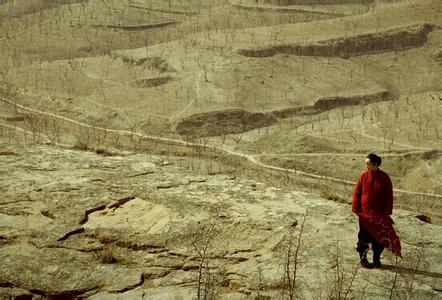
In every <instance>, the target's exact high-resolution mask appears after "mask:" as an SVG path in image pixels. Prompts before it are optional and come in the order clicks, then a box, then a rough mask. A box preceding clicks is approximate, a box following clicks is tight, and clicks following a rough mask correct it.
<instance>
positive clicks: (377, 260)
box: [373, 252, 382, 269]
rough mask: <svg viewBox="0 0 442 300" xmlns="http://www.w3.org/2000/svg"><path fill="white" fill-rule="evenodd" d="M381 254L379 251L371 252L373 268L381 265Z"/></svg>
mask: <svg viewBox="0 0 442 300" xmlns="http://www.w3.org/2000/svg"><path fill="white" fill-rule="evenodd" d="M381 265H382V264H381V254H380V253H377V252H375V253H373V268H378V269H379V268H380V267H381Z"/></svg>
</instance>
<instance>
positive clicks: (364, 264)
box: [360, 257, 372, 269]
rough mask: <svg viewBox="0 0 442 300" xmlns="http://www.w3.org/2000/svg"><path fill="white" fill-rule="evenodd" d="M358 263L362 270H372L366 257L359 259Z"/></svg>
mask: <svg viewBox="0 0 442 300" xmlns="http://www.w3.org/2000/svg"><path fill="white" fill-rule="evenodd" d="M360 263H361V266H362V267H363V268H365V269H371V268H372V265H371V264H370V263H369V262H368V260H367V258H366V257H364V258H361V260H360Z"/></svg>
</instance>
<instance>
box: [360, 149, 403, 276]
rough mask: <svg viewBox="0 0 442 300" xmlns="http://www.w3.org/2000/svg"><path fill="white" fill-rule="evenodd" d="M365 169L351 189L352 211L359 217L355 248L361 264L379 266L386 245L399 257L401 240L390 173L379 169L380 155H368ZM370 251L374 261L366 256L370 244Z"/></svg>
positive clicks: (368, 266)
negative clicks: (393, 214)
mask: <svg viewBox="0 0 442 300" xmlns="http://www.w3.org/2000/svg"><path fill="white" fill-rule="evenodd" d="M365 163H366V167H367V171H365V172H363V173H362V174H361V175H360V176H359V178H358V181H357V182H356V185H355V187H354V191H353V199H352V212H353V213H355V214H357V215H358V217H359V233H358V242H357V246H356V251H357V252H358V253H359V259H360V263H361V265H362V266H363V267H364V268H380V267H381V254H382V252H383V250H384V249H385V248H388V249H389V250H391V251H392V252H393V253H394V254H395V255H397V256H399V257H402V255H401V246H400V240H399V237H398V236H397V234H396V232H395V230H394V228H393V224H394V222H393V220H392V219H391V214H392V211H393V185H392V182H391V179H390V176H389V175H388V174H387V173H386V172H384V171H382V170H380V169H379V166H380V165H381V163H382V159H381V157H379V156H378V155H376V154H374V153H370V154H369V155H367V157H366V160H365ZM370 244H371V249H372V251H373V264H370V263H369V261H368V259H367V253H368V250H369V246H370Z"/></svg>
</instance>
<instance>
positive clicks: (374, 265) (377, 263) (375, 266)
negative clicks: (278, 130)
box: [373, 260, 382, 269]
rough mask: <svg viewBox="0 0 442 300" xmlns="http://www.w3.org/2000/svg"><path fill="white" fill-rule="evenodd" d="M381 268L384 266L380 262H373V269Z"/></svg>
mask: <svg viewBox="0 0 442 300" xmlns="http://www.w3.org/2000/svg"><path fill="white" fill-rule="evenodd" d="M381 266H382V264H381V261H380V260H374V261H373V268H376V269H380V268H381Z"/></svg>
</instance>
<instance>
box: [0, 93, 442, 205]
mask: <svg viewBox="0 0 442 300" xmlns="http://www.w3.org/2000/svg"><path fill="white" fill-rule="evenodd" d="M0 100H1V101H3V102H4V103H7V104H10V105H14V106H15V107H16V108H18V109H22V110H25V111H29V112H32V113H35V114H39V115H44V116H48V117H52V118H56V119H59V120H63V121H66V122H69V123H71V124H75V125H78V126H81V127H85V128H91V129H95V130H99V131H104V132H106V133H113V134H117V135H123V136H138V137H140V138H143V139H149V140H153V141H159V142H165V143H168V144H175V145H181V146H183V145H184V146H186V147H200V148H201V147H203V148H206V149H212V150H216V151H221V152H224V153H226V154H229V155H232V156H236V157H242V158H245V159H247V160H248V161H249V162H251V163H253V164H255V165H257V166H259V167H262V168H266V169H270V170H276V171H282V172H286V173H287V172H288V173H292V174H296V175H304V176H307V177H311V178H316V179H324V180H329V181H334V182H339V183H343V184H347V185H354V184H355V182H353V181H350V180H344V179H339V178H334V177H329V176H322V175H317V174H313V173H307V172H303V171H299V170H293V169H286V168H280V167H276V166H272V165H268V164H264V163H262V162H261V161H260V160H259V159H258V158H257V157H255V156H254V155H250V154H245V153H240V152H235V151H233V150H230V149H226V148H221V147H217V146H213V145H201V144H196V143H192V142H186V141H183V140H176V139H170V138H164V137H157V136H152V135H145V134H141V133H138V132H130V131H127V130H116V129H107V128H103V127H98V126H92V125H89V124H85V123H82V122H79V121H75V120H73V119H70V118H67V117H63V116H60V115H56V114H53V113H48V112H44V111H40V110H36V109H33V108H29V107H26V106H23V105H21V104H17V103H14V102H13V101H10V100H7V99H5V98H0ZM394 192H396V193H404V194H411V195H420V196H430V197H436V198H442V195H440V194H432V193H421V192H414V191H408V190H403V189H394Z"/></svg>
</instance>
